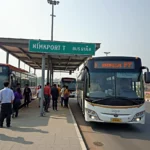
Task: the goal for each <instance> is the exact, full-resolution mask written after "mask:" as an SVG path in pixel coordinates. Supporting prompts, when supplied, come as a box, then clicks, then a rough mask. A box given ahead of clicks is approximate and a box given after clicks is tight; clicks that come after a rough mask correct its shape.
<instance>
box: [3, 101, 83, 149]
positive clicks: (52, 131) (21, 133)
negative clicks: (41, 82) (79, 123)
mask: <svg viewBox="0 0 150 150" xmlns="http://www.w3.org/2000/svg"><path fill="white" fill-rule="evenodd" d="M39 114H40V112H39V108H38V101H37V100H35V101H33V102H32V103H31V104H30V106H29V108H23V109H21V110H20V114H19V117H18V118H14V119H12V124H11V125H12V127H11V128H2V129H0V150H82V149H84V143H83V141H82V138H81V136H80V135H79V133H77V131H76V128H75V124H74V119H73V118H72V115H71V113H70V110H69V109H67V108H61V107H60V106H59V107H58V111H53V110H51V109H50V113H46V116H45V117H40V115H39ZM4 125H5V124H4Z"/></svg>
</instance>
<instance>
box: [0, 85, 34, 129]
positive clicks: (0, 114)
mask: <svg viewBox="0 0 150 150" xmlns="http://www.w3.org/2000/svg"><path fill="white" fill-rule="evenodd" d="M31 97H32V92H31V89H30V88H29V85H28V84H26V85H25V88H24V91H23V93H22V91H21V87H20V83H17V86H16V88H15V90H12V89H10V88H9V82H4V89H2V90H1V91H0V103H1V111H0V128H2V127H3V122H4V119H5V118H6V126H7V127H10V124H11V115H12V117H13V118H15V117H18V113H19V107H20V106H21V100H22V99H24V103H23V105H22V107H23V106H24V107H29V103H30V101H31Z"/></svg>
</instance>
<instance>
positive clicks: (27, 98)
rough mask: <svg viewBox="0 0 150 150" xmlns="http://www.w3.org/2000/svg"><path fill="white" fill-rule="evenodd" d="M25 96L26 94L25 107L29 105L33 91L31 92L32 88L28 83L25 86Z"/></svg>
mask: <svg viewBox="0 0 150 150" xmlns="http://www.w3.org/2000/svg"><path fill="white" fill-rule="evenodd" d="M23 96H24V105H25V107H29V103H30V100H31V96H32V93H31V89H30V88H29V85H28V84H26V86H25V89H24V92H23Z"/></svg>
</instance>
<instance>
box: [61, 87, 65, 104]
mask: <svg viewBox="0 0 150 150" xmlns="http://www.w3.org/2000/svg"><path fill="white" fill-rule="evenodd" d="M64 92H65V86H63V87H62V89H61V91H60V94H61V106H64Z"/></svg>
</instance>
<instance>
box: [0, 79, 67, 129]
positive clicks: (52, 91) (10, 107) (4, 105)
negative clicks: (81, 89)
mask: <svg viewBox="0 0 150 150" xmlns="http://www.w3.org/2000/svg"><path fill="white" fill-rule="evenodd" d="M41 88H42V87H41V85H39V86H38V90H37V98H38V99H39V107H40V102H41V95H42V90H41ZM43 94H44V99H43V102H44V111H45V112H49V111H48V109H49V108H50V107H51V99H52V108H53V110H55V111H58V109H57V104H58V101H60V103H61V106H62V107H66V108H68V101H69V95H70V93H69V90H68V86H65V85H64V86H63V87H62V88H61V87H60V86H59V85H56V84H53V86H50V83H49V82H47V84H46V85H45V87H44V93H43ZM31 98H32V92H31V89H30V87H29V85H28V84H26V85H25V88H24V90H23V92H22V91H21V87H20V83H18V84H17V86H16V88H15V89H14V90H12V89H11V88H9V82H4V88H3V89H2V90H1V91H0V103H1V110H0V128H2V127H3V123H4V119H5V118H6V126H7V127H10V124H11V116H12V118H17V117H18V114H19V109H20V108H21V107H29V103H30V101H31ZM22 99H24V103H23V104H22V102H21V101H22ZM21 104H22V105H21Z"/></svg>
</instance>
